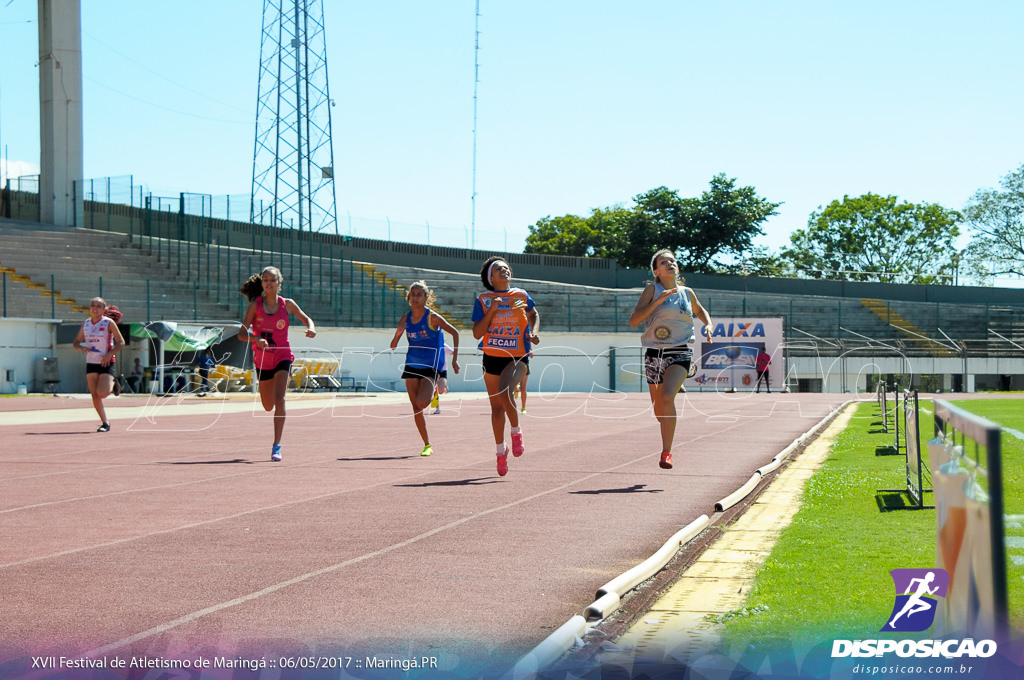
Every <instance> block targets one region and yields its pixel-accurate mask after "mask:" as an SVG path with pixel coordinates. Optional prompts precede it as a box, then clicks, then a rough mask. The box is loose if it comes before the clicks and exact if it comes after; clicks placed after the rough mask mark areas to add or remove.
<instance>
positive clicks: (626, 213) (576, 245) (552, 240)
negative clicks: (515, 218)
mask: <svg viewBox="0 0 1024 680" xmlns="http://www.w3.org/2000/svg"><path fill="white" fill-rule="evenodd" d="M633 201H634V203H635V205H634V206H633V207H629V208H625V207H622V206H614V207H611V208H605V209H597V210H594V211H593V212H592V213H591V215H590V216H589V217H587V218H585V219H584V218H579V217H575V216H573V215H566V216H565V217H562V218H556V219H555V220H552V219H551V218H544V219H542V220H539V221H538V222H537V224H535V225H533V226H531V227H530V235H529V236H528V237H527V239H526V252H529V253H550V254H559V255H595V256H598V257H608V258H615V260H616V261H617V262H618V264H619V266H622V267H636V268H647V267H648V266H649V264H650V260H651V255H653V254H654V252H655V251H656V250H658V249H660V248H671V249H672V250H673V251H674V252H675V253H676V255H677V257H679V264H680V267H681V268H682V270H683V271H692V272H713V271H717V270H719V269H721V268H723V267H725V266H726V265H723V264H722V263H721V262H719V260H718V258H719V257H721V256H733V257H735V256H741V255H742V253H743V252H744V251H746V250H748V249H750V248H751V247H752V244H753V239H754V237H756V236H759V235H760V234H761V233H763V232H762V226H761V225H762V224H763V222H764V221H765V220H766V219H768V217H770V216H771V215H774V214H776V213H775V209H776V208H777V207H778V206H779V205H780V204H779V203H772V202H770V201H768V200H766V199H763V198H760V197H759V196H757V193H756V191H755V190H754V188H753V187H739V188H737V187H736V180H735V179H730V178H728V177H726V176H725V175H722V174H719V175H715V177H713V178H712V179H711V184H710V189H709V190H707V191H705V192H704V193H703V194H701V196H700V197H699V198H682V197H680V196H679V193H678V192H677V191H674V190H671V189H669V188H667V187H664V186H662V187H657V188H655V189H651V190H650V191H647V192H645V193H642V194H638V195H637V196H635V197H634V198H633ZM584 243H585V244H586V245H587V248H582V245H583V244H584Z"/></svg>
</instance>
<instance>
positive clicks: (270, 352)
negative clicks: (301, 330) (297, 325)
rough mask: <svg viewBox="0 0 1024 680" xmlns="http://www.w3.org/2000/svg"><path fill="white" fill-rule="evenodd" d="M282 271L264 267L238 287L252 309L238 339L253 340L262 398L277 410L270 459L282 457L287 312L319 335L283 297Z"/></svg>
mask: <svg viewBox="0 0 1024 680" xmlns="http://www.w3.org/2000/svg"><path fill="white" fill-rule="evenodd" d="M281 281H282V277H281V271H280V270H279V269H277V267H265V268H264V269H263V271H262V272H260V273H259V275H256V276H253V277H252V278H250V279H249V280H248V281H246V282H245V284H244V285H243V286H242V289H241V290H240V291H239V292H240V293H241V294H242V295H244V296H246V297H247V298H248V299H249V309H247V310H246V312H245V318H243V319H242V329H241V330H240V331H238V339H239V340H241V341H242V342H250V343H252V354H253V365H254V366H255V372H256V379H257V380H258V381H259V390H260V402H262V404H263V409H264V410H265V411H271V410H273V411H274V445H273V447H272V448H271V451H270V460H273V461H279V460H281V434H282V433H283V432H284V420H285V416H286V413H285V406H284V396H285V393H286V392H287V391H288V380H289V378H290V377H291V368H292V361H294V360H295V355H294V354H292V349H291V345H289V344H288V325H289V324H288V314H289V312H290V313H292V314H294V315H295V316H297V317H299V320H301V321H302V323H304V324H305V325H306V337H307V338H315V337H316V324H314V323H313V320H312V319H310V318H309V317H308V316H306V314H305V312H303V311H302V310H301V309H299V306H298V305H297V304H295V301H294V300H289V299H288V298H285V297H282V296H281V295H280V294H279V293H280V290H281Z"/></svg>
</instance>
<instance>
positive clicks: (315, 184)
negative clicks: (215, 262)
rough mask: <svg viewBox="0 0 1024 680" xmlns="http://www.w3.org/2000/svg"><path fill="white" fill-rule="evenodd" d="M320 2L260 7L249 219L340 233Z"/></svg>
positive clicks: (298, 0) (275, 0) (291, 0)
mask: <svg viewBox="0 0 1024 680" xmlns="http://www.w3.org/2000/svg"><path fill="white" fill-rule="evenodd" d="M325 35H326V34H325V31H324V6H323V0H264V2H263V34H262V39H261V41H260V75H259V94H258V96H257V101H256V144H255V151H254V152H253V159H252V204H251V209H250V219H251V220H252V221H253V222H257V223H260V224H272V225H274V226H278V227H284V228H291V229H298V230H300V231H311V232H313V231H315V232H324V231H328V232H332V233H335V234H337V233H338V220H337V208H336V197H335V190H334V150H333V147H332V146H331V107H332V106H333V105H334V103H333V101H332V100H331V97H330V93H329V91H328V87H327V42H326V37H325Z"/></svg>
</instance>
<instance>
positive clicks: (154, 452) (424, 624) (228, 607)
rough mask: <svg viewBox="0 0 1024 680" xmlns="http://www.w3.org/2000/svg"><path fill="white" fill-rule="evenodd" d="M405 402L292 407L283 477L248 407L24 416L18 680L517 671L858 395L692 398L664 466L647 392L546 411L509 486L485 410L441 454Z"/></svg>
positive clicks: (12, 566) (9, 588)
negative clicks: (332, 664)
mask: <svg viewBox="0 0 1024 680" xmlns="http://www.w3.org/2000/svg"><path fill="white" fill-rule="evenodd" d="M394 396H398V395H392V398H388V397H380V398H373V397H360V398H352V397H336V398H328V399H326V400H317V401H307V400H300V399H295V398H290V399H289V409H290V411H289V418H288V423H287V427H286V430H285V438H284V461H283V462H282V463H272V462H270V460H269V448H270V446H269V443H270V441H271V436H270V433H271V422H270V419H269V417H267V416H266V415H264V414H263V412H262V410H260V411H259V412H258V413H257V412H254V411H253V409H252V407H251V404H250V402H248V401H246V402H244V403H239V402H237V401H234V402H231V401H225V400H221V399H218V398H210V399H207V400H200V399H190V400H186V402H185V403H184V404H182V405H176V404H173V403H172V401H171V400H157V401H155V402H154V403H157V404H158V405H159V408H157V409H155V410H152V411H150V412H149V413H148V415H146V416H145V417H139V415H138V412H139V408H129V406H132V405H133V404H134V405H136V406H139V405H142V404H145V403H147V401H146V399H145V398H142V397H137V398H134V399H126V398H123V397H122V398H121V399H119V400H110V401H108V407H109V410H110V414H111V416H112V418H111V420H112V423H113V426H114V429H113V431H112V432H110V433H108V434H97V433H95V432H94V429H95V427H96V425H97V424H98V423H97V422H96V417H95V414H94V413H93V412H92V410H91V408H89V402H88V401H87V400H81V401H79V402H78V404H77V405H78V406H79V407H81V408H79V409H69V408H47V407H48V406H50V405H51V404H52V405H60V406H67V400H52V399H49V398H37V399H32V398H29V399H22V400H19V399H7V400H3V402H2V403H0V408H2V409H4V411H6V413H3V412H0V441H2V444H0V470H2V471H3V472H2V475H0V602H2V603H3V605H2V608H3V613H2V617H0V677H4V678H8V677H21V676H23V675H29V676H31V677H46V676H47V675H52V673H50V672H48V671H45V670H41V669H38V668H37V669H32V668H31V657H48V656H57V657H60V656H65V657H79V656H82V655H90V656H91V657H92V658H96V659H103V660H106V662H108V663H112V662H113V660H114V659H129V658H132V657H138V656H143V655H144V656H147V657H150V658H159V659H185V658H188V659H198V658H206V659H213V658H215V657H229V658H243V659H260V658H263V659H265V660H267V661H274V662H276V661H277V660H278V659H279V658H280V657H290V658H300V657H306V656H320V655H329V656H343V657H344V656H351V657H355V658H358V659H360V660H362V659H364V658H366V657H373V658H376V659H398V660H401V659H409V658H420V657H424V656H430V657H436V658H437V663H438V666H437V668H438V669H440V670H442V671H444V673H445V676H446V677H479V676H480V675H482V674H490V673H492V672H493V673H494V674H498V673H500V672H503V671H504V670H507V669H508V667H509V666H510V665H511V664H512V663H514V662H515V661H516V660H517V659H519V658H520V657H521V656H522V655H524V654H525V653H527V652H528V651H530V650H531V649H532V648H533V647H534V646H535V645H537V644H538V643H539V642H541V641H542V640H543V639H544V638H546V637H547V636H548V635H549V634H550V633H551V631H553V630H554V629H555V628H557V627H558V626H560V625H561V624H563V623H564V622H565V621H566V620H568V619H569V618H570V617H571V616H572V615H574V614H579V613H582V611H583V610H584V608H585V607H586V606H587V605H588V604H590V603H591V602H592V601H593V599H594V593H595V592H596V590H597V589H598V588H599V587H600V586H602V585H603V584H605V583H606V582H608V581H609V580H611V579H612V578H614V577H615V576H617V575H619V574H621V573H622V572H624V571H626V570H627V569H629V568H631V567H633V566H635V565H636V564H638V563H639V562H641V561H643V560H644V559H646V558H647V557H648V556H650V555H651V554H652V553H653V552H655V551H656V550H657V549H658V548H659V547H661V545H662V544H663V543H664V541H666V540H667V539H668V538H669V537H670V536H671V535H672V534H673V533H675V532H676V531H678V530H679V529H680V528H681V527H683V526H685V525H687V524H689V523H690V522H691V521H692V520H694V519H695V518H697V517H699V516H700V515H702V514H708V515H710V514H712V512H713V510H714V503H715V502H716V501H718V500H720V499H721V498H723V497H725V496H727V495H728V494H729V493H731V492H732V491H734V490H735V489H736V488H737V487H739V486H740V485H741V484H742V483H743V482H745V481H746V480H747V479H749V478H750V476H751V474H752V473H753V472H754V470H755V469H757V468H758V467H760V466H762V465H764V464H766V463H767V462H769V461H770V460H771V458H772V457H773V456H774V455H775V454H776V453H778V452H779V451H781V450H782V449H783V448H785V447H786V446H787V445H788V444H790V443H791V442H792V441H793V440H794V439H796V438H797V437H799V436H800V435H801V434H803V433H805V432H807V431H808V430H810V429H811V428H813V427H814V426H815V425H816V424H817V423H818V422H819V421H820V420H821V419H822V418H825V417H826V416H827V415H828V414H829V413H830V412H831V411H832V410H833V409H834V408H835V407H837V406H838V405H839V404H841V403H842V402H843V401H845V399H846V397H844V395H828V394H787V395H781V394H771V395H754V394H713V393H704V394H693V393H691V394H687V395H682V396H680V397H679V399H678V400H677V404H678V406H679V408H680V422H679V427H678V430H677V434H676V446H675V453H674V457H675V461H676V467H675V468H674V469H673V470H670V471H665V470H661V469H660V468H659V467H658V454H659V451H660V439H659V436H658V428H657V423H656V421H655V420H654V418H653V417H652V415H651V414H650V404H649V399H648V398H647V396H646V395H643V394H629V395H623V394H617V395H607V394H603V395H586V394H561V395H557V396H546V395H542V394H532V395H531V396H530V403H529V415H528V416H526V417H525V418H524V419H523V426H524V432H525V442H526V454H525V455H524V456H523V457H522V458H516V459H513V458H512V457H511V456H510V457H509V467H510V471H509V474H508V476H507V477H504V478H500V477H498V476H497V474H496V472H495V457H494V454H493V444H492V442H491V434H490V425H489V411H488V407H487V403H486V401H485V400H483V399H481V398H480V397H479V395H461V397H462V398H460V395H458V394H452V395H449V396H448V397H447V398H446V400H445V402H444V403H443V405H442V406H443V409H444V411H443V413H441V414H439V415H430V416H428V421H427V422H428V426H429V428H430V431H431V435H432V443H433V446H434V452H435V453H434V455H433V456H432V457H429V458H421V457H420V456H419V455H418V454H419V451H420V448H421V444H420V442H419V438H418V435H417V434H416V431H415V428H414V426H413V423H412V419H411V416H410V414H409V406H408V404H407V403H403V402H402V401H401V400H400V399H401V397H399V400H396V399H394V398H393V397H394ZM231 408H240V409H241V411H240V412H231ZM82 409H84V410H82ZM108 672H112V671H108ZM122 675H123V676H124V677H129V676H130V675H124V674H116V673H115V674H114V675H113V676H111V677H122ZM338 675H339V674H338V672H336V671H335V673H334V675H332V676H331V677H338ZM61 677H69V676H68V675H66V674H64V675H62V676H61ZM88 677H93V676H88ZM104 677H105V676H104ZM132 677H142V675H141V673H136V675H134V676H132ZM253 677H254V676H253ZM303 677H305V676H303Z"/></svg>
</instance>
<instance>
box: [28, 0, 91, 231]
mask: <svg viewBox="0 0 1024 680" xmlns="http://www.w3.org/2000/svg"><path fill="white" fill-rule="evenodd" d="M39 149H40V159H39V168H40V176H39V221H40V222H43V223H49V224H59V225H71V224H73V223H74V205H73V197H74V187H73V186H72V183H73V182H74V181H75V180H80V179H83V177H82V175H83V174H84V169H83V168H84V161H83V148H82V11H81V2H80V0H39Z"/></svg>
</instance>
